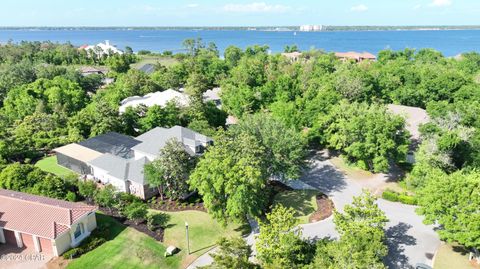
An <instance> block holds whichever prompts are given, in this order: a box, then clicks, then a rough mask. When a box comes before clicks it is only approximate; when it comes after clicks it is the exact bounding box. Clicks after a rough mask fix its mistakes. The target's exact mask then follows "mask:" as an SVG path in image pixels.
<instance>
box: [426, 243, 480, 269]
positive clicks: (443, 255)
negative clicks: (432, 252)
mask: <svg viewBox="0 0 480 269" xmlns="http://www.w3.org/2000/svg"><path fill="white" fill-rule="evenodd" d="M468 255H469V251H468V250H466V249H465V248H464V247H462V246H459V245H451V244H442V245H441V246H440V248H439V249H438V252H437V255H436V256H435V264H434V265H433V268H435V269H452V268H455V269H478V268H480V265H478V266H474V265H472V264H471V263H470V262H469V261H468Z"/></svg>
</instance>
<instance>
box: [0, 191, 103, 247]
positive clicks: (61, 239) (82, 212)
mask: <svg viewBox="0 0 480 269" xmlns="http://www.w3.org/2000/svg"><path fill="white" fill-rule="evenodd" d="M96 209H97V208H96V207H94V206H89V205H86V204H83V203H72V202H66V201H62V200H57V199H51V198H47V197H43V196H38V195H32V194H26V193H22V192H16V191H10V190H4V189H0V243H2V244H8V245H11V246H16V247H18V248H22V249H32V251H34V252H38V253H43V254H46V255H52V256H59V255H61V254H62V253H64V252H65V251H67V250H68V249H70V248H73V247H76V246H78V245H79V244H80V243H81V242H82V241H83V240H84V239H85V238H87V237H88V236H89V235H90V233H91V232H92V231H93V230H94V229H95V228H96V227H97V222H96V218H95V211H96Z"/></svg>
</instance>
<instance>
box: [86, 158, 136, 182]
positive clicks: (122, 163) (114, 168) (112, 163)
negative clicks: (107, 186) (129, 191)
mask: <svg viewBox="0 0 480 269" xmlns="http://www.w3.org/2000/svg"><path fill="white" fill-rule="evenodd" d="M89 164H90V165H92V166H95V167H98V168H100V169H102V170H105V171H107V172H108V173H109V174H110V175H112V176H114V177H116V178H119V179H123V180H125V178H126V177H127V175H128V171H127V164H128V160H127V159H124V158H121V157H118V156H115V155H112V154H110V153H107V154H103V155H102V156H100V157H98V158H96V159H93V160H92V161H90V162H89Z"/></svg>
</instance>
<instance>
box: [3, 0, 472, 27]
mask: <svg viewBox="0 0 480 269" xmlns="http://www.w3.org/2000/svg"><path fill="white" fill-rule="evenodd" d="M479 14H480V0H283V1H274V0H251V1H250V0H230V1H228V0H227V1H218V0H202V1H201V0H169V1H164V0H156V1H155V0H77V1H71V0H63V1H61V0H2V1H1V2H0V26H282V25H285V26H286V25H302V24H323V25H479V24H480V15H479Z"/></svg>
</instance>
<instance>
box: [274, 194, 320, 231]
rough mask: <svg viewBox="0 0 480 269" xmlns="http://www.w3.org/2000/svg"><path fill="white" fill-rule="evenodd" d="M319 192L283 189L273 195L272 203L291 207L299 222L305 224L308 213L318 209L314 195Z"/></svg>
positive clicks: (310, 213) (307, 220) (307, 221)
mask: <svg viewBox="0 0 480 269" xmlns="http://www.w3.org/2000/svg"><path fill="white" fill-rule="evenodd" d="M319 193H320V192H318V191H315V190H294V191H284V192H280V193H278V194H277V195H275V199H274V202H273V204H274V205H277V204H281V205H283V206H285V207H291V208H293V209H294V210H295V217H296V218H297V219H298V221H299V224H306V223H309V217H310V215H312V214H313V213H314V212H315V211H317V209H318V207H317V199H316V195H317V194H319Z"/></svg>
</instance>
